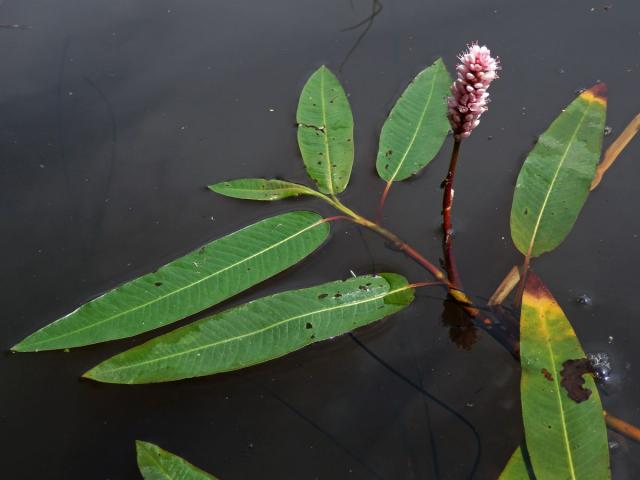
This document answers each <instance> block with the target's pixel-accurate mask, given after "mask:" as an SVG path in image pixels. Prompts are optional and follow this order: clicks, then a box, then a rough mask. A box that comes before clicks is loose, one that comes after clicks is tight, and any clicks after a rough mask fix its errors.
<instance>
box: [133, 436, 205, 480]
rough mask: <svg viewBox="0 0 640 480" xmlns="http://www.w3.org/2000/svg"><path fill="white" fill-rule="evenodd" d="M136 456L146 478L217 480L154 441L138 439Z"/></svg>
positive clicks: (156, 479)
mask: <svg viewBox="0 0 640 480" xmlns="http://www.w3.org/2000/svg"><path fill="white" fill-rule="evenodd" d="M136 456H137V460H138V468H139V469H140V473H141V474H142V478H144V480H216V477H214V476H213V475H209V474H208V473H207V472H205V471H203V470H200V469H199V468H198V467H196V466H194V465H191V464H190V463H189V462H187V461H186V460H184V459H183V458H180V457H178V456H177V455H174V454H173V453H171V452H167V451H166V450H163V449H162V448H160V447H158V446H157V445H154V444H153V443H149V442H142V441H140V440H136Z"/></svg>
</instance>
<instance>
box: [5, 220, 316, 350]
mask: <svg viewBox="0 0 640 480" xmlns="http://www.w3.org/2000/svg"><path fill="white" fill-rule="evenodd" d="M321 219H322V217H320V216H319V215H317V214H316V213H313V212H305V211H296V212H290V213H285V214H283V215H277V216H275V217H271V218H268V219H266V220H262V221H260V222H258V223H255V224H253V225H250V226H248V227H245V228H243V229H242V230H238V231H237V232H235V233H232V234H230V235H227V236H226V237H223V238H220V239H218V240H215V241H213V242H211V243H209V244H208V245H205V246H204V247H202V248H200V249H199V250H196V251H194V252H191V253H189V254H188V255H186V256H184V257H182V258H179V259H177V260H174V261H173V262H171V263H169V264H167V265H165V266H164V267H161V268H159V269H158V270H157V271H155V272H153V273H149V274H147V275H144V276H142V277H140V278H137V279H135V280H132V281H130V282H128V283H125V284H124V285H121V286H120V287H117V288H115V289H114V290H111V291H110V292H107V293H105V294H104V295H102V296H100V297H98V298H96V299H95V300H92V301H90V302H89V303H87V304H85V305H83V306H81V307H80V308H78V309H77V310H75V311H73V312H71V313H70V314H68V315H66V316H65V317H62V318H61V319H59V320H57V321H56V322H54V323H52V324H50V325H48V326H46V327H44V328H42V329H41V330H39V331H37V332H35V333H34V334H32V335H31V336H29V337H27V338H26V339H25V340H23V341H22V342H20V343H19V344H18V345H16V346H15V347H13V350H15V351H22V352H26V351H39V350H53V349H58V348H70V347H78V346H82V345H90V344H94V343H99V342H104V341H107V340H114V339H118V338H125V337H130V336H132V335H137V334H139V333H142V332H146V331H149V330H153V329H154V328H158V327H160V326H162V325H167V324H169V323H172V322H175V321H176V320H180V319H181V318H185V317H187V316H189V315H193V314H194V313H197V312H200V311H201V310H204V309H205V308H208V307H210V306H212V305H215V304H217V303H219V302H221V301H223V300H225V299H227V298H229V297H231V296H233V295H235V294H237V293H239V292H241V291H243V290H246V289H247V288H249V287H251V286H253V285H256V284H257V283H259V282H261V281H263V280H265V279H267V278H269V277H271V276H273V275H275V274H276V273H278V272H281V271H282V270H284V269H286V268H288V267H290V266H292V265H294V264H296V263H297V262H299V261H300V260H302V259H303V258H304V257H306V256H307V255H309V253H311V252H312V251H313V250H315V249H316V248H317V247H318V246H319V245H320V244H321V243H322V242H323V241H324V240H325V239H326V238H327V235H328V233H329V226H328V225H327V224H326V223H324V222H322V223H319V222H320V220H321Z"/></svg>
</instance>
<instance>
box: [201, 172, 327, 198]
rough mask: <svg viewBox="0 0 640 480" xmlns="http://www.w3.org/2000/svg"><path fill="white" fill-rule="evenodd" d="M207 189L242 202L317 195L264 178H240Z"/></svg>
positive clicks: (304, 187)
mask: <svg viewBox="0 0 640 480" xmlns="http://www.w3.org/2000/svg"><path fill="white" fill-rule="evenodd" d="M209 189H210V190H212V191H214V192H216V193H219V194H220V195H224V196H226V197H233V198H240V199H243V200H263V201H271V200H282V199H283V198H288V197H297V196H298V195H317V192H316V191H315V190H312V189H311V188H309V187H306V186H304V185H298V184H297V183H291V182H285V181H283V180H266V179H264V178H240V179H238V180H229V181H226V182H220V183H216V184H214V185H209Z"/></svg>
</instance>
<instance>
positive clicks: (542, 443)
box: [520, 272, 610, 480]
mask: <svg viewBox="0 0 640 480" xmlns="http://www.w3.org/2000/svg"><path fill="white" fill-rule="evenodd" d="M570 360H578V362H568V361H570ZM520 363H521V367H522V377H521V383H520V394H521V400H522V417H523V420H524V429H525V438H526V444H527V449H528V451H529V457H530V459H531V465H532V466H533V471H534V472H535V474H536V476H537V477H538V478H541V479H546V478H566V479H571V480H577V479H580V480H590V479H593V480H604V479H608V478H610V472H609V448H608V444H607V432H606V427H605V422H604V415H603V411H602V405H601V404H600V397H599V395H598V390H597V388H596V385H595V382H594V380H593V377H592V375H591V374H585V375H584V376H583V374H584V370H582V371H581V370H580V369H578V368H576V366H583V367H588V360H587V359H586V358H585V354H584V351H583V350H582V347H581V346H580V342H579V341H578V339H577V337H576V334H575V332H574V331H573V328H572V327H571V324H570V323H569V321H568V320H567V317H566V316H565V315H564V313H563V312H562V309H561V308H560V306H559V305H558V303H557V302H556V300H555V299H554V298H553V296H552V295H551V293H550V292H549V291H548V290H547V289H546V287H545V286H544V285H543V284H542V282H541V281H540V279H539V278H538V277H537V276H536V275H535V274H534V273H532V272H530V273H529V274H528V278H527V283H526V288H525V291H524V295H523V299H522V315H521V318H520ZM583 380H584V385H582V386H581V384H580V382H582V381H583Z"/></svg>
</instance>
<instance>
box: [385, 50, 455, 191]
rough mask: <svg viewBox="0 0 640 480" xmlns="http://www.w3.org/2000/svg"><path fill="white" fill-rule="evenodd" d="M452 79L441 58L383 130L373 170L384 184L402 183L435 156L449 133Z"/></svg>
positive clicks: (416, 83) (411, 88)
mask: <svg viewBox="0 0 640 480" xmlns="http://www.w3.org/2000/svg"><path fill="white" fill-rule="evenodd" d="M450 86H451V77H450V76H449V73H448V72H447V68H446V67H445V65H444V62H443V61H442V59H441V58H439V59H438V60H436V61H435V62H434V63H433V65H431V66H430V67H427V68H426V69H424V70H423V71H422V72H420V73H419V74H418V75H417V76H416V78H414V79H413V81H412V82H411V83H410V84H409V86H408V87H407V89H406V90H405V91H404V93H403V94H402V96H401V97H400V98H399V99H398V101H397V102H396V104H395V106H394V107H393V109H392V110H391V113H390V114H389V118H388V119H387V121H386V122H385V123H384V126H383V127H382V133H381V134H380V146H379V148H378V159H377V161H376V169H377V170H378V175H380V177H381V178H382V179H383V180H386V181H387V182H397V181H400V180H405V179H407V178H409V177H410V176H411V175H414V174H416V173H417V172H418V171H419V170H421V169H422V168H424V167H425V166H426V165H427V164H428V163H429V162H430V161H431V160H433V157H435V156H436V154H437V153H438V151H439V150H440V148H441V147H442V144H443V143H444V140H445V138H446V137H447V134H448V132H449V128H450V127H449V120H448V119H447V102H446V97H447V95H448V94H449V87H450Z"/></svg>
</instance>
